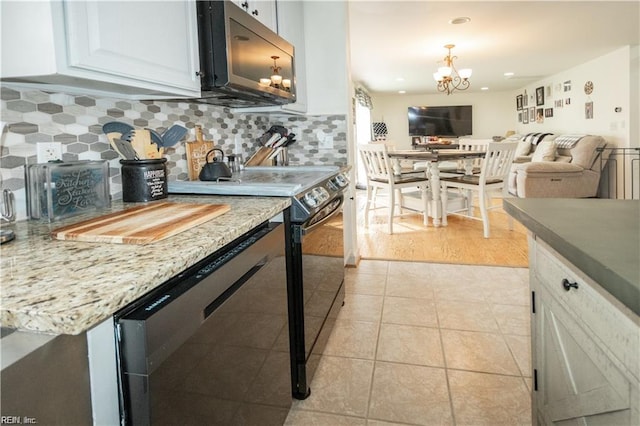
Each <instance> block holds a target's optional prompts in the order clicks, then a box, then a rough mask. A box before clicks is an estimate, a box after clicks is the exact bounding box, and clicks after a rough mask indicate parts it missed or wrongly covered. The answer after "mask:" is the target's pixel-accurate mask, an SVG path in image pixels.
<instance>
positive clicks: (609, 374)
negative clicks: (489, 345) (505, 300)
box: [534, 286, 631, 425]
mask: <svg viewBox="0 0 640 426" xmlns="http://www.w3.org/2000/svg"><path fill="white" fill-rule="evenodd" d="M534 319H535V322H536V326H535V328H536V335H535V341H534V348H536V349H535V351H536V353H535V359H536V361H535V363H536V365H535V366H534V367H535V369H536V373H535V375H534V377H535V378H536V379H537V380H536V382H537V391H535V392H536V399H537V401H536V407H537V411H538V418H539V420H542V421H541V423H542V424H548V425H554V424H561V423H562V422H564V421H569V420H571V419H573V421H575V422H576V423H575V424H584V425H589V424H631V423H630V421H631V420H630V419H631V417H630V416H631V402H630V385H631V384H630V382H629V380H627V379H626V378H625V376H624V375H623V374H622V373H621V372H620V371H619V370H618V369H617V368H616V366H614V365H613V363H612V362H611V360H610V359H609V358H607V356H606V355H605V354H604V353H603V351H602V350H601V349H600V348H599V347H598V346H597V345H596V344H595V342H594V340H593V339H592V338H591V337H590V336H589V335H588V334H587V333H585V331H584V330H583V329H582V328H581V327H580V325H579V324H578V322H577V321H576V320H575V319H574V318H572V317H571V316H570V315H569V314H568V313H567V312H566V311H565V310H564V309H563V308H562V307H561V306H560V305H559V304H558V303H556V302H555V301H554V300H553V298H552V296H551V295H550V294H549V293H548V292H547V291H546V288H545V287H543V286H540V287H539V288H538V289H537V290H536V314H535V316H534ZM570 424H573V423H570Z"/></svg>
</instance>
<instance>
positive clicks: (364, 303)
mask: <svg viewBox="0 0 640 426" xmlns="http://www.w3.org/2000/svg"><path fill="white" fill-rule="evenodd" d="M383 299H384V298H383V296H371V295H368V294H353V293H351V294H346V295H345V298H344V306H342V308H341V309H340V313H339V314H338V318H339V319H344V320H346V319H350V320H356V321H375V322H378V321H380V318H381V316H382V303H383Z"/></svg>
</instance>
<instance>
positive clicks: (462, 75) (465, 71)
mask: <svg viewBox="0 0 640 426" xmlns="http://www.w3.org/2000/svg"><path fill="white" fill-rule="evenodd" d="M471 73H472V70H471V68H463V69H461V70H460V73H459V74H460V78H464V79H467V78H469V77H471Z"/></svg>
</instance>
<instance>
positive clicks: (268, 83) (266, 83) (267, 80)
mask: <svg viewBox="0 0 640 426" xmlns="http://www.w3.org/2000/svg"><path fill="white" fill-rule="evenodd" d="M260 86H262V87H269V86H271V79H270V78H261V79H260Z"/></svg>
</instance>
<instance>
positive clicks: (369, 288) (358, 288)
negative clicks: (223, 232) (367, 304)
mask: <svg viewBox="0 0 640 426" xmlns="http://www.w3.org/2000/svg"><path fill="white" fill-rule="evenodd" d="M344 283H345V292H346V293H356V294H370V295H374V296H384V288H385V286H386V283H387V276H386V275H384V274H382V275H381V274H359V275H346V276H345V280H344Z"/></svg>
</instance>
